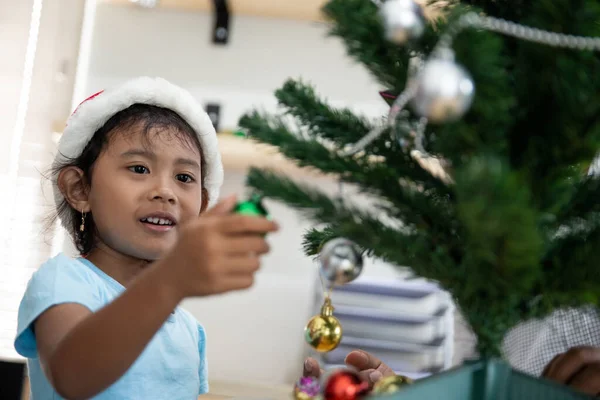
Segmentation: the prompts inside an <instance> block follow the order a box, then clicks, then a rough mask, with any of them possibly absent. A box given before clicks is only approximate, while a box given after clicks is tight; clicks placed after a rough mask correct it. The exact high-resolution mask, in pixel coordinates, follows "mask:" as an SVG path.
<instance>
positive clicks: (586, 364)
mask: <svg viewBox="0 0 600 400" xmlns="http://www.w3.org/2000/svg"><path fill="white" fill-rule="evenodd" d="M542 376H543V377H545V378H547V379H550V380H553V381H555V382H558V383H562V384H564V385H568V386H570V387H572V388H573V389H575V390H578V391H580V392H583V393H586V394H589V395H592V396H598V395H600V348H599V347H587V346H586V347H573V348H571V349H569V351H567V352H566V353H562V354H559V355H557V356H556V357H554V358H553V359H552V361H550V363H548V365H547V366H546V368H544V371H543V372H542Z"/></svg>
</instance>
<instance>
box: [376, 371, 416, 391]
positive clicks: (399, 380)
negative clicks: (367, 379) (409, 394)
mask: <svg viewBox="0 0 600 400" xmlns="http://www.w3.org/2000/svg"><path fill="white" fill-rule="evenodd" d="M412 383H413V380H412V379H410V378H408V377H406V376H402V375H392V376H386V377H384V378H381V379H380V380H378V381H377V383H375V385H374V386H373V394H389V393H396V392H397V391H399V390H400V389H402V388H404V387H405V386H408V385H411V384H412Z"/></svg>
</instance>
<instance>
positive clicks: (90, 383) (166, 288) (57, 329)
mask: <svg viewBox="0 0 600 400" xmlns="http://www.w3.org/2000/svg"><path fill="white" fill-rule="evenodd" d="M159 263H160V262H159ZM159 263H157V264H156V265H155V266H153V267H150V268H149V269H148V270H147V271H145V272H143V274H142V275H140V277H139V278H138V279H136V281H135V282H134V283H133V284H132V285H131V286H130V287H129V288H128V289H127V290H126V291H125V292H124V293H123V294H122V295H121V296H119V297H118V298H117V299H115V300H114V301H113V302H112V303H110V304H108V305H107V306H105V307H104V308H102V309H101V310H99V311H98V312H96V313H92V312H91V311H90V310H88V309H87V308H86V307H84V306H82V305H79V304H61V305H57V306H54V307H52V308H50V309H48V310H47V311H45V312H44V313H43V314H41V315H40V317H39V318H38V319H37V320H36V322H35V335H36V340H37V346H38V352H39V356H40V361H41V364H42V367H43V368H44V371H45V373H46V376H47V377H48V380H49V381H50V383H51V384H52V386H53V387H54V388H55V390H56V391H57V392H58V393H59V394H60V395H61V396H63V397H65V398H68V399H73V400H77V399H87V398H90V397H92V396H94V395H96V394H98V393H100V392H101V391H102V390H104V389H106V388H107V387H108V386H110V385H111V384H112V383H114V382H115V381H116V380H117V379H119V378H120V377H121V376H122V375H123V374H124V373H125V372H126V371H127V369H128V368H129V367H130V366H131V365H132V364H133V363H134V361H135V360H136V359H137V358H138V357H139V355H140V354H141V353H142V351H143V350H144V348H145V347H146V345H147V344H148V343H149V342H150V340H151V339H152V337H153V336H154V334H155V333H156V332H157V331H158V330H159V329H160V327H161V326H162V324H163V323H164V322H165V321H166V319H167V318H168V316H169V314H170V313H171V312H172V311H173V310H174V309H175V307H177V304H178V303H179V302H180V301H181V300H182V297H181V296H180V295H179V294H178V291H177V290H175V287H174V285H170V284H169V283H168V282H169V277H168V276H167V274H168V272H169V271H168V268H164V267H161V265H159Z"/></svg>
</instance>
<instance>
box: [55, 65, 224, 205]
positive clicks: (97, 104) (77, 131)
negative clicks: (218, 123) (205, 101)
mask: <svg viewBox="0 0 600 400" xmlns="http://www.w3.org/2000/svg"><path fill="white" fill-rule="evenodd" d="M133 104H149V105H153V106H158V107H162V108H167V109H169V110H172V111H174V112H176V113H177V114H178V115H179V116H180V117H181V118H183V119H184V120H185V121H186V122H187V123H188V124H189V125H190V126H191V127H192V128H193V129H194V131H195V132H196V135H197V136H198V140H199V141H200V145H201V146H202V150H203V155H204V160H205V166H206V171H203V172H204V174H205V178H204V186H205V188H206V190H207V191H208V199H209V206H212V205H214V204H215V202H216V201H217V199H218V197H219V190H220V188H221V185H222V184H223V165H222V163H221V155H220V153H219V147H218V142H217V134H216V132H215V128H214V127H213V124H212V122H211V120H210V117H209V116H208V114H207V113H206V112H205V111H204V109H203V108H202V107H201V106H200V104H199V103H198V102H197V101H196V100H195V99H194V97H192V95H191V94H190V93H189V92H188V91H186V90H184V89H182V88H180V87H178V86H175V85H173V84H171V83H169V82H168V81H166V80H164V79H161V78H149V77H140V78H135V79H132V80H130V81H128V82H126V83H125V84H123V85H121V86H119V87H116V88H113V89H110V90H104V91H101V92H99V93H96V94H94V95H93V96H90V97H89V98H87V99H86V100H84V101H83V102H82V103H81V104H80V105H79V106H78V107H77V109H75V111H74V112H73V114H72V115H71V117H70V118H69V119H68V120H67V126H66V128H65V130H64V132H63V134H62V136H61V138H60V142H59V144H58V152H57V155H56V157H55V159H54V164H53V165H54V166H57V165H60V164H61V163H63V162H65V160H71V159H74V158H77V157H79V156H80V155H81V153H82V152H83V150H84V149H85V147H86V146H87V144H88V143H89V141H90V140H91V139H92V137H93V136H94V133H95V132H96V131H97V130H98V129H100V128H101V127H102V126H103V125H104V124H105V123H106V122H107V121H108V120H109V119H110V118H111V117H112V116H113V115H115V114H116V113H117V112H119V111H122V110H124V109H126V108H128V107H129V106H132V105H133ZM57 180H58V174H56V175H55V176H54V177H53V188H54V201H55V202H56V205H57V207H58V205H59V204H61V203H62V201H63V199H64V197H63V194H62V193H61V191H60V190H59V189H58V182H57Z"/></svg>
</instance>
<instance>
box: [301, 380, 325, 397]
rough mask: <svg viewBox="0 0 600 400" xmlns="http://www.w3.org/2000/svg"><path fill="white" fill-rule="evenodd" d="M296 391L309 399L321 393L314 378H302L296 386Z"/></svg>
mask: <svg viewBox="0 0 600 400" xmlns="http://www.w3.org/2000/svg"><path fill="white" fill-rule="evenodd" d="M296 387H297V389H298V391H300V392H303V393H306V394H307V395H309V396H310V397H314V396H316V395H318V394H319V392H320V391H321V385H320V384H319V380H318V379H317V378H315V377H314V376H303V377H302V378H300V380H299V381H298V383H297V384H296Z"/></svg>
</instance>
